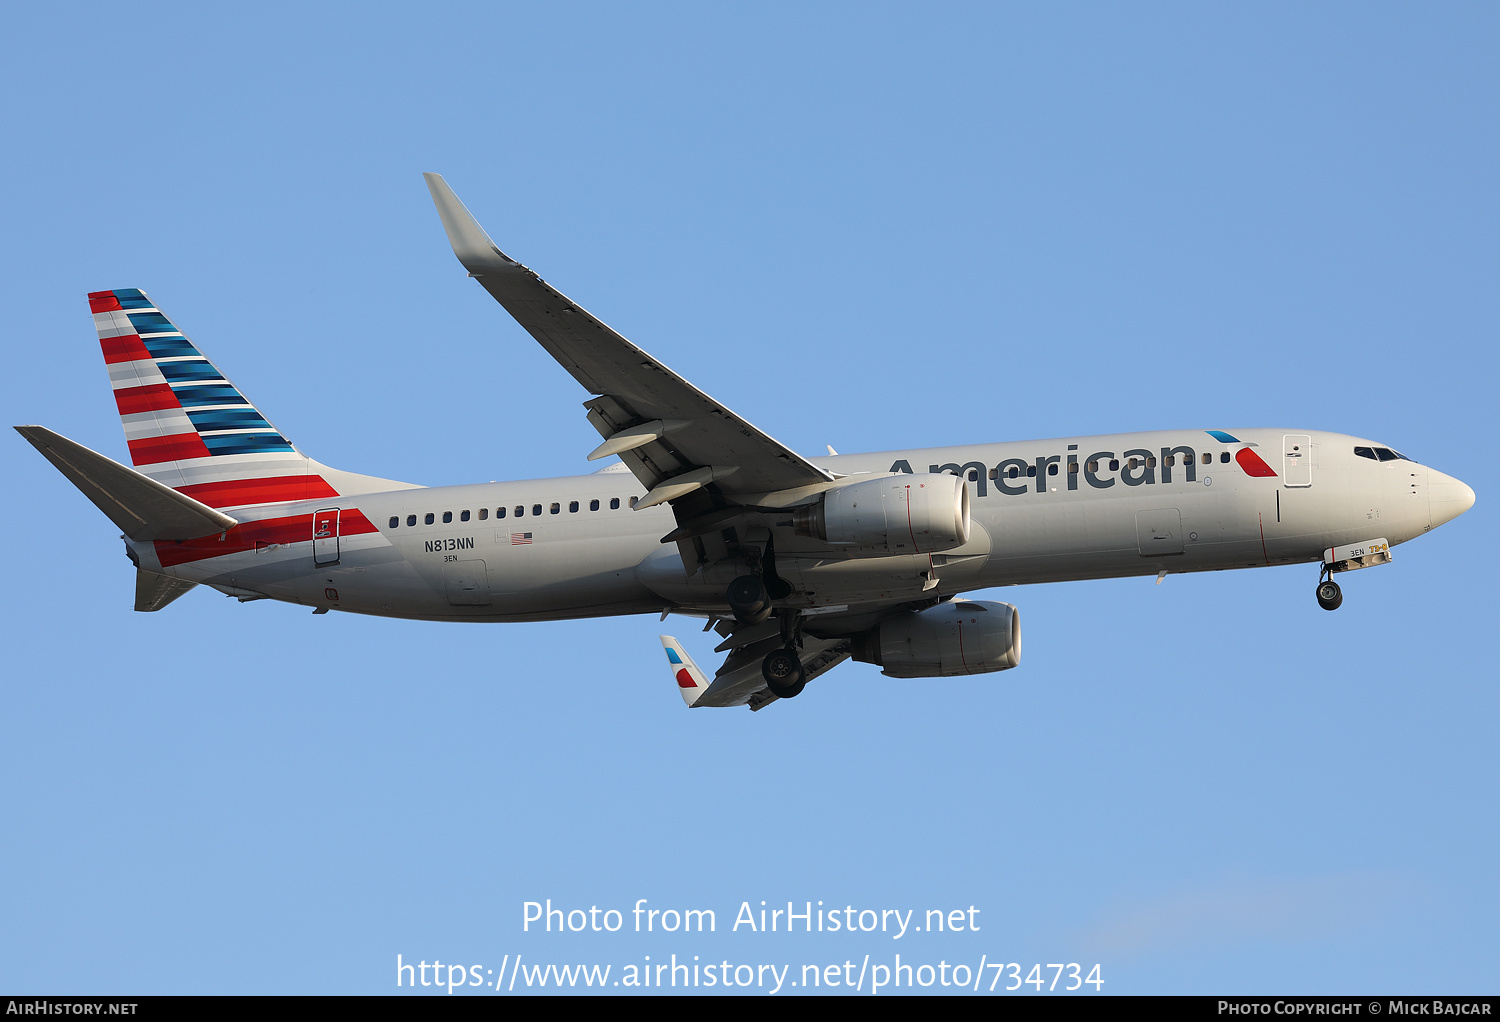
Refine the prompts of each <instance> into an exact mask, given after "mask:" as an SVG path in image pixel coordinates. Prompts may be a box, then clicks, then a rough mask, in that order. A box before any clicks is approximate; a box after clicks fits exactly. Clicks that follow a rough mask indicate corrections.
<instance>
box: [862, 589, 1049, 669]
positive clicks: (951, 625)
mask: <svg viewBox="0 0 1500 1022" xmlns="http://www.w3.org/2000/svg"><path fill="white" fill-rule="evenodd" d="M852 655H853V657H854V659H856V660H859V661H862V662H864V663H867V664H875V665H877V666H879V667H881V668H883V670H882V671H881V673H882V674H884V675H885V676H886V677H888V678H950V677H954V676H956V675H961V674H988V673H990V672H991V671H1004V670H1007V669H1009V668H1011V667H1015V666H1016V665H1017V664H1019V663H1020V662H1021V618H1020V616H1019V615H1018V614H1017V612H1016V608H1015V607H1013V606H1011V605H1010V604H1008V603H980V602H977V601H970V600H954V601H953V602H951V603H941V604H939V605H938V606H936V607H929V608H927V609H926V610H923V611H918V612H916V613H911V612H908V613H905V614H897V615H895V616H894V617H888V618H886V619H885V620H884V621H882V622H880V624H879V626H877V627H875V628H872V629H870V630H869V631H868V632H864V633H862V634H860V635H856V636H855V637H854V641H853V650H852Z"/></svg>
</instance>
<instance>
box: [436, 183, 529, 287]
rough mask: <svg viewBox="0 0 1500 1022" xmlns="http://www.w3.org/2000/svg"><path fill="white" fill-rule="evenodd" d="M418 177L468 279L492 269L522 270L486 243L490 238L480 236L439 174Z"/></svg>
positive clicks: (476, 223)
mask: <svg viewBox="0 0 1500 1022" xmlns="http://www.w3.org/2000/svg"><path fill="white" fill-rule="evenodd" d="M422 177H423V178H424V179H425V180H426V181H427V190H428V191H429V192H431V193H432V202H433V205H435V206H437V211H438V216H439V217H441V218H442V221H443V230H445V231H447V232H448V244H450V245H452V246H453V254H454V255H456V256H458V261H459V262H461V263H463V266H464V269H466V270H468V271H469V273H470V275H471V276H476V277H477V276H482V275H483V274H484V273H486V272H493V271H495V270H510V269H524V268H525V267H523V266H521V264H520V263H518V262H516V261H515V260H514V259H512V258H511V257H510V256H508V255H506V254H505V253H504V252H502V251H500V249H499V246H497V245H496V244H495V243H494V242H493V241H491V240H490V236H489V235H488V234H486V233H484V228H483V227H480V226H479V221H478V220H475V219H474V214H472V213H470V212H469V209H468V207H467V206H465V205H464V204H463V202H462V201H460V200H459V197H458V196H457V195H455V194H453V189H452V188H449V187H448V182H446V181H444V180H443V175H441V174H430V173H428V174H423V175H422Z"/></svg>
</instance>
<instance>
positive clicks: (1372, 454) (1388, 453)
mask: <svg viewBox="0 0 1500 1022" xmlns="http://www.w3.org/2000/svg"><path fill="white" fill-rule="evenodd" d="M1354 453H1355V454H1356V455H1358V456H1359V457H1361V458H1369V459H1370V460H1371V461H1411V459H1410V458H1408V457H1407V456H1406V455H1404V454H1402V453H1401V452H1400V451H1393V450H1391V449H1390V448H1389V447H1356V448H1354Z"/></svg>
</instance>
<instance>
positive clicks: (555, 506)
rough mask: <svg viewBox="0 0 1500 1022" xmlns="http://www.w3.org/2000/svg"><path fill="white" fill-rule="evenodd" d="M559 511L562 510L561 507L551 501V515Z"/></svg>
mask: <svg viewBox="0 0 1500 1022" xmlns="http://www.w3.org/2000/svg"><path fill="white" fill-rule="evenodd" d="M561 510H562V505H560V504H558V503H557V502H556V501H553V502H552V513H553V514H557V513H558V512H559V511H561Z"/></svg>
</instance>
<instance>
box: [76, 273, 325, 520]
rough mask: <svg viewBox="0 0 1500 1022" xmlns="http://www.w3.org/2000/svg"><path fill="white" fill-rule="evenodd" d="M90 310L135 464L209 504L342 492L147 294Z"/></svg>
mask: <svg viewBox="0 0 1500 1022" xmlns="http://www.w3.org/2000/svg"><path fill="white" fill-rule="evenodd" d="M89 308H90V309H91V310H92V311H93V313H94V326H95V328H96V329H97V330H98V332H99V344H100V347H101V348H102V349H103V352H104V362H105V365H106V367H107V368H108V369H109V379H110V385H111V386H112V387H113V388H114V394H115V404H116V406H117V407H118V408H119V411H120V423H121V425H123V426H124V428H125V442H126V444H127V446H128V447H129V449H130V460H131V464H133V465H134V466H135V468H136V470H137V471H139V472H142V473H143V474H145V475H148V476H150V477H151V478H153V479H156V480H158V481H160V482H162V483H165V484H166V485H168V486H171V487H173V488H175V489H178V490H181V491H182V492H183V493H186V494H188V495H189V496H191V497H193V498H195V499H197V500H201V501H202V502H203V503H205V504H208V505H209V506H211V507H220V508H223V507H242V506H246V505H252V504H266V503H281V502H286V501H294V500H316V499H321V498H324V497H333V496H337V495H338V494H337V491H336V490H335V489H334V488H333V487H332V486H331V485H329V483H328V482H327V481H326V480H325V479H323V478H322V477H321V476H320V475H318V474H317V472H316V471H315V470H313V469H312V468H311V463H310V462H309V461H308V459H307V458H306V457H305V456H303V455H302V454H301V453H300V452H299V451H297V450H296V448H294V447H293V446H292V445H291V443H290V442H288V441H287V439H286V438H285V437H283V436H282V435H281V434H280V433H279V432H278V431H277V430H276V427H274V426H272V425H271V423H270V422H269V421H268V420H267V419H266V417H265V416H264V415H262V414H261V412H260V410H259V409H258V408H256V407H255V406H254V405H253V404H251V403H250V402H249V401H248V400H247V399H246V398H245V396H244V395H243V394H241V393H240V391H239V389H238V388H236V387H235V386H234V384H233V383H231V382H229V380H228V379H227V378H226V377H225V376H224V374H223V373H221V372H220V371H219V369H218V367H217V366H215V365H214V364H213V363H212V362H211V361H209V360H208V359H207V358H205V357H204V355H203V354H202V352H200V351H199V350H198V349H197V348H196V347H195V346H194V345H193V343H192V342H191V341H190V340H188V338H187V336H186V335H185V334H184V333H183V332H182V331H181V330H179V329H178V328H177V325H176V324H175V323H173V322H172V321H171V320H170V319H168V318H167V317H166V316H165V315H164V314H163V313H162V312H161V310H160V309H158V308H156V306H155V305H153V304H152V303H151V299H149V298H148V297H147V296H146V295H145V293H144V292H142V291H139V290H137V289H135V288H124V289H121V290H116V291H95V292H93V293H91V294H90V295H89Z"/></svg>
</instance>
